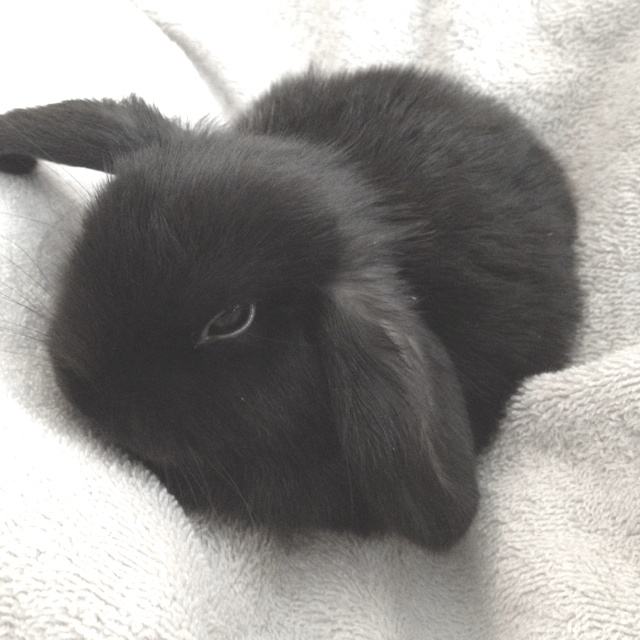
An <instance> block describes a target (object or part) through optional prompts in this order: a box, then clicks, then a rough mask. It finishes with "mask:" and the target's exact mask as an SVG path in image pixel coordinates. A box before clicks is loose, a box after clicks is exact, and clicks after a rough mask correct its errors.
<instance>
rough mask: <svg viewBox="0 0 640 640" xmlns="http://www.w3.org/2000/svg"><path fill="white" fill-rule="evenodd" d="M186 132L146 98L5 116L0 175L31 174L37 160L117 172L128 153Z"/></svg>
mask: <svg viewBox="0 0 640 640" xmlns="http://www.w3.org/2000/svg"><path fill="white" fill-rule="evenodd" d="M178 131H180V128H179V127H178V125H177V124H176V123H175V122H173V121H172V120H170V119H168V118H166V117H164V116H163V115H162V114H161V113H160V112H159V111H158V110H157V109H156V108H155V107H152V106H150V105H148V104H146V103H145V102H144V100H142V99H140V98H138V97H136V96H131V97H129V98H127V99H125V100H122V101H120V102H117V101H115V100H66V101H64V102H58V103H56V104H50V105H46V106H43V107H34V108H32V109H15V110H13V111H9V112H7V113H5V114H3V115H1V116H0V171H4V172H7V173H15V174H20V173H28V172H29V171H31V170H32V169H33V168H34V167H35V164H36V161H35V159H36V158H40V159H42V160H50V161H51V162H57V163H60V164H68V165H73V166H76V167H87V168H89V169H96V170H98V171H111V170H112V168H113V163H114V161H115V160H116V159H117V158H119V157H121V156H123V155H126V154H128V153H131V152H133V151H136V150H138V149H141V148H144V147H148V146H149V145H150V144H153V143H162V142H164V141H167V140H169V139H170V138H171V136H172V135H173V134H175V133H176V132H178Z"/></svg>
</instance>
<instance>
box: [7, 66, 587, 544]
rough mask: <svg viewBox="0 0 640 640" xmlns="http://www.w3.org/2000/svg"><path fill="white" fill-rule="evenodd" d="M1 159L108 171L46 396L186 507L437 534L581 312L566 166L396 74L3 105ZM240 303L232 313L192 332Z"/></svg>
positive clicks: (452, 536)
mask: <svg viewBox="0 0 640 640" xmlns="http://www.w3.org/2000/svg"><path fill="white" fill-rule="evenodd" d="M0 154H1V155H3V156H4V158H2V159H0V168H2V169H3V170H13V171H14V172H16V173H19V172H24V171H27V170H28V169H29V166H30V164H29V163H31V162H32V158H33V157H39V158H47V159H50V160H53V161H55V162H63V163H68V164H74V165H81V166H87V167H91V168H94V169H102V170H105V171H109V172H111V173H113V174H114V176H113V178H112V179H111V180H110V181H109V182H108V184H107V186H106V187H105V188H104V189H103V190H102V191H101V192H100V193H99V194H98V196H97V197H96V199H95V201H94V202H93V203H92V205H91V206H90V208H89V211H88V213H87V216H86V220H85V223H84V228H83V232H82V234H81V237H80V238H79V240H78V242H77V244H76V246H75V250H74V252H73V255H72V256H71V258H70V260H69V263H68V266H67V270H66V274H65V278H64V284H63V286H62V290H61V292H60V296H59V300H58V303H57V309H56V313H55V318H54V321H53V323H52V327H51V332H50V333H51V339H50V352H51V357H52V360H53V363H54V366H55V369H56V372H57V377H58V381H59V383H60V386H61V388H62V389H63V390H64V392H65V394H66V395H67V397H69V399H70V400H71V401H72V402H73V403H74V404H75V405H76V406H77V407H79V408H80V410H81V411H83V412H84V413H85V414H86V415H87V416H89V417H90V418H92V421H93V424H94V425H95V428H96V429H97V430H98V431H99V432H100V433H102V434H105V435H107V436H108V437H109V438H111V439H112V440H114V441H115V442H117V443H118V444H120V445H122V446H123V447H124V448H125V449H127V450H129V451H131V452H132V453H133V454H135V455H137V456H139V457H141V458H142V459H144V460H145V461H146V462H147V463H148V464H149V465H150V466H151V467H152V468H154V469H155V470H157V471H158V473H160V474H161V475H162V476H163V477H164V479H165V481H166V483H167V485H168V487H169V488H170V489H171V490H172V491H173V492H174V493H176V495H177V496H178V497H179V498H180V499H182V500H183V501H184V502H185V503H187V502H189V503H195V504H196V505H198V506H202V505H206V504H211V505H213V506H214V507H215V508H216V509H217V510H219V511H220V512H222V513H226V514H230V515H233V516H235V517H238V518H241V519H243V520H251V521H253V522H255V523H257V524H263V525H267V526H271V527H274V528H276V529H285V530H287V529H290V528H300V527H329V528H334V529H347V530H355V531H358V532H361V533H368V532H371V531H379V530H391V531H395V532H398V533H400V534H402V535H405V536H407V537H408V538H410V539H412V540H414V541H416V542H418V543H421V544H424V545H427V546H428V547H430V548H434V549H437V548H443V547H447V546H449V545H450V544H452V543H453V542H455V541H456V540H457V539H459V537H460V536H461V535H462V534H463V533H464V532H465V531H466V530H467V528H468V526H469V524H470V522H471V520H472V518H473V515H474V513H475V511H476V507H477V501H478V491H477V486H476V480H475V462H474V453H473V451H474V447H475V448H476V449H478V448H480V447H481V446H482V445H484V444H486V443H487V442H488V441H489V439H490V437H491V435H492V434H493V433H494V432H495V429H496V426H497V424H498V422H499V420H500V418H501V417H502V414H503V411H504V408H505V404H506V402H507V400H508V398H509V397H510V396H511V394H512V393H513V392H514V391H515V389H516V387H517V386H518V384H519V383H520V382H521V380H522V379H523V378H524V377H525V376H528V375H531V374H534V373H538V372H542V371H549V370H553V369H558V368H560V367H562V366H563V365H564V364H565V363H566V362H567V357H568V354H569V351H570V347H571V344H572V339H573V336H574V331H575V328H576V324H577V322H578V320H579V312H580V300H579V288H578V284H577V280H576V274H575V261H574V251H573V242H574V239H575V234H576V212H575V208H574V205H573V203H572V199H571V196H570V193H569V189H568V188H567V184H566V181H565V178H564V176H563V173H562V171H561V169H560V167H559V166H558V164H557V163H556V162H555V161H554V159H553V158H552V157H551V155H550V153H549V152H548V151H547V150H546V149H545V148H544V147H543V146H542V145H541V144H540V143H539V142H538V141H537V140H536V138H535V137H534V136H533V135H532V134H531V133H530V132H529V130H528V129H527V128H526V127H525V126H524V125H523V123H522V122H521V121H520V120H519V119H518V118H517V117H515V116H514V115H513V114H512V113H510V112H509V111H508V110H507V109H506V108H505V107H504V106H502V105H501V104H499V103H497V102H496V101H494V100H492V99H490V98H487V97H483V96H481V95H479V94H478V93H476V92H474V91H472V90H470V89H468V88H464V87H463V86H461V85H459V84H457V83H454V82H452V81H450V80H448V79H445V78H442V77H439V76H435V75H430V74H427V73H422V72H419V71H414V70H411V69H371V70H363V71H359V72H355V73H342V74H335V75H331V76H323V75H320V74H316V73H308V74H305V75H303V76H301V77H297V78H291V79H288V80H285V81H283V82H281V83H279V84H277V85H275V86H274V87H273V88H272V89H271V90H270V91H269V92H268V93H267V94H266V95H264V96H263V97H262V98H261V99H259V100H258V101H257V102H256V103H255V104H253V105H252V106H251V107H250V108H249V109H248V110H247V111H246V112H245V113H244V114H241V115H240V116H239V118H238V119H237V120H236V121H235V122H234V123H233V124H232V125H231V126H229V127H226V128H204V127H198V128H187V127H182V126H181V125H180V124H179V123H176V122H173V121H171V120H168V119H166V118H164V117H163V116H162V115H161V114H160V113H159V112H158V111H157V110H155V109H153V108H151V107H149V106H147V105H146V104H145V103H144V102H143V101H141V100H140V99H138V98H134V97H132V98H130V99H128V100H125V101H123V102H120V103H117V102H113V101H109V100H104V101H80V100H72V101H67V102H63V103H60V104H58V105H50V106H46V107H41V108H36V109H26V110H16V111H13V112H10V113H8V114H5V115H4V116H2V117H0ZM242 303H253V304H255V305H256V309H257V312H256V316H255V321H254V323H253V324H252V325H251V326H250V328H249V329H248V330H247V331H246V332H245V333H243V334H242V335H239V336H237V337H235V338H233V339H229V340H220V341H218V342H213V343H212V344H209V345H208V346H206V347H196V345H197V340H196V337H197V336H198V335H200V332H201V330H202V328H203V327H204V326H205V325H206V324H207V322H208V320H209V319H210V318H212V317H213V316H215V314H216V313H218V312H219V311H221V310H223V309H226V308H229V307H231V306H233V305H236V304H242Z"/></svg>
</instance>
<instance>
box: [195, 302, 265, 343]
mask: <svg viewBox="0 0 640 640" xmlns="http://www.w3.org/2000/svg"><path fill="white" fill-rule="evenodd" d="M255 317H256V305H255V304H237V305H236V306H235V307H230V308H229V309H224V310H223V311H221V312H220V313H218V314H216V315H215V316H213V318H211V320H209V322H207V324H206V325H205V326H204V329H203V330H202V333H201V334H200V337H199V338H198V340H197V342H196V346H202V345H205V344H209V343H210V342H213V341H214V340H225V339H227V338H235V337H236V336H239V335H240V334H241V333H244V332H245V331H246V330H247V329H248V328H249V327H250V326H251V323H252V322H253V319H254V318H255Z"/></svg>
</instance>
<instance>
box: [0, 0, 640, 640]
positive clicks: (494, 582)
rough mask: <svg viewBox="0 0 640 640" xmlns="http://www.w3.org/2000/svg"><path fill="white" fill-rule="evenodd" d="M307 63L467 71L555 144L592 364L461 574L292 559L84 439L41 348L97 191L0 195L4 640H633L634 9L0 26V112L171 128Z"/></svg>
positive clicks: (579, 357) (638, 449)
mask: <svg viewBox="0 0 640 640" xmlns="http://www.w3.org/2000/svg"><path fill="white" fill-rule="evenodd" d="M176 45H177V46H176ZM181 49H182V50H181ZM183 52H184V53H183ZM185 53H186V55H185ZM310 61H313V62H315V63H318V64H321V65H322V66H324V67H326V68H328V69H332V68H340V67H352V66H360V65H365V64H369V63H380V62H383V63H384V62H414V63H418V64H422V65H424V66H427V67H431V68H438V69H441V70H445V71H447V72H449V73H451V74H454V75H458V76H462V77H466V78H468V79H469V80H470V81H472V82H474V83H476V84H478V85H480V86H482V87H484V88H485V89H486V90H487V91H490V92H492V93H494V94H496V95H499V96H502V97H503V98H504V99H505V100H507V101H508V102H509V103H510V104H511V105H512V106H513V107H514V108H515V109H516V110H518V111H519V112H520V113H521V114H523V115H524V116H525V117H526V118H527V119H528V120H529V121H530V122H531V123H532V125H533V126H534V127H535V128H536V129H537V130H538V131H539V133H540V135H542V136H543V137H544V138H545V139H546V140H547V142H548V143H549V144H550V145H551V146H552V147H553V148H554V149H555V151H556V152H557V154H558V155H559V157H560V158H561V159H562V161H563V162H564V164H565V165H566V167H567V169H568V172H569V174H570V177H571V179H572V181H573V183H574V185H575V190H576V194H577V198H578V201H579V206H580V215H581V231H580V243H579V252H580V264H581V275H582V279H583V281H584V286H585V290H586V293H587V316H586V319H585V323H584V326H583V328H582V331H581V342H580V346H579V349H578V353H577V354H576V361H575V362H576V364H575V366H573V367H571V368H569V369H567V370H565V371H561V372H558V373H554V374H548V375H542V376H539V377H536V378H533V379H530V380H528V381H527V382H526V383H525V384H524V385H523V387H522V389H521V391H520V393H519V394H518V395H517V396H516V397H515V398H514V401H513V403H512V405H511V409H510V412H509V415H508V417H507V419H506V420H505V422H504V424H503V425H502V431H501V435H500V437H499V438H498V441H497V442H496V444H495V446H494V447H493V448H492V450H491V451H490V452H489V453H488V454H486V455H485V456H484V458H483V460H482V462H481V484H482V495H483V500H482V507H481V510H480V513H479V515H478V518H477V521H476V522H475V524H474V526H473V527H472V530H471V531H470V532H469V535H468V536H467V537H466V539H465V540H464V541H463V542H462V543H461V544H460V545H459V546H458V547H456V548H455V549H454V550H453V551H452V552H450V553H448V554H444V555H437V556H434V555H432V554H430V553H428V552H426V551H424V550H421V549H419V548H417V547H415V546H412V545H411V544H409V543H408V542H406V541H404V540H400V539H391V538H387V539H384V540H377V541H362V540H360V539H358V538H353V537H350V536H338V535H330V534H317V535H312V536H307V537H300V538H297V539H294V540H293V541H292V542H291V544H289V545H288V546H286V547H283V546H281V545H279V544H277V543H276V542H274V541H272V540H269V539H266V538H265V537H264V536H263V535H261V534H260V533H256V532H254V533H251V532H240V531H238V530H236V529H234V528H233V527H232V526H230V525H225V524H223V523H220V522H218V521H216V520H215V519H210V520H206V519H204V518H201V519H193V518H191V519H190V518H187V517H186V516H185V514H184V513H183V511H182V510H181V508H180V507H179V506H178V505H177V504H176V502H175V501H174V500H173V499H172V498H171V497H170V496H169V495H168V494H167V493H166V491H165V490H164V489H163V487H162V485H161V484H160V483H159V482H158V481H157V480H156V479H155V478H154V476H152V475H151V474H150V473H149V472H148V471H146V470H145V469H144V468H143V467H140V466H137V465H134V464H132V463H131V462H130V461H128V459H127V458H126V457H125V456H124V455H123V454H122V453H121V452H119V451H115V450H105V449H104V448H102V447H101V446H100V445H98V444H97V443H96V442H95V441H93V440H92V439H91V437H90V436H88V435H87V433H86V432H85V431H84V430H83V429H82V425H81V422H80V420H79V419H78V417H77V416H76V415H75V414H73V412H72V411H70V410H69V408H68V406H67V405H66V403H65V402H64V401H63V399H62V398H61V396H60V395H59V393H58V392H57V390H56V388H55V385H54V384H53V382H52V380H51V374H50V370H49V366H48V363H47V360H46V352H45V350H44V348H43V345H42V342H41V339H42V337H43V334H42V332H43V331H44V330H45V327H46V314H47V310H48V308H50V300H51V296H52V294H53V292H54V291H55V275H56V270H57V268H58V265H59V263H60V260H61V259H63V258H64V255H65V251H66V250H67V248H68V242H67V240H68V238H69V237H70V236H69V233H70V230H71V229H72V228H73V226H74V225H75V224H77V220H78V217H79V214H80V212H81V209H82V203H83V202H84V201H86V199H87V198H88V197H89V194H90V193H91V189H93V187H94V185H95V184H96V183H97V182H99V181H100V180H101V176H100V174H97V173H93V172H90V171H83V170H79V169H69V168H63V167H53V166H51V165H46V164H45V165H42V166H41V168H39V169H38V171H37V172H36V173H35V174H34V175H33V176H28V177H13V176H6V175H0V345H1V351H0V358H1V362H2V366H1V371H0V416H1V418H0V434H1V435H0V442H1V445H0V638H2V639H3V640H4V639H5V638H7V639H11V640H13V639H16V640H18V639H23V638H24V639H29V640H32V639H33V640H39V639H41V638H42V639H44V638H50V639H53V640H62V639H65V640H70V639H73V640H75V639H83V640H92V639H106V638H122V639H132V638H135V639H149V640H151V639H153V640H160V639H161V640H165V639H166V640H174V639H183V640H205V639H207V640H208V639H213V638H216V639H217V638H221V639H227V638H228V639H231V638H234V639H235V638H238V639H240V638H242V639H245V638H247V639H256V640H257V639H266V640H270V639H274V640H288V639H292V640H293V639H296V640H298V639H300V640H306V639H312V638H313V639H315V638H317V639H325V638H341V639H345V640H346V639H351V638H361V639H363V640H364V639H366V640H374V639H384V640H387V639H399V640H412V639H415V640H423V639H428V638H438V639H446V638H451V639H455V640H460V639H466V638H469V639H473V640H485V639H486V640H496V639H498V640H501V639H504V640H520V639H522V640H529V639H531V638H541V639H542V638H544V639H549V640H551V639H553V640H558V639H564V638H580V639H581V640H591V639H593V640H603V639H609V638H616V639H620V638H640V115H639V114H640V3H639V2H637V1H636V0H593V1H592V2H587V1H583V0H493V1H492V2H485V3H483V2H479V1H478V0H388V1H385V0H380V1H379V2H374V1H373V0H326V1H320V0H269V2H266V1H262V0H254V1H253V2H252V1H250V0H229V1H228V2H198V0H139V1H138V2H131V1H128V0H92V2H87V1H86V0H57V1H56V2H51V1H49V0H41V1H40V2H38V1H34V0H22V1H21V2H19V3H14V2H6V3H2V6H0V70H1V74H0V82H1V90H0V112H2V111H5V110H7V109H10V108H14V107H19V106H20V107H22V106H30V105H35V104H43V103H47V102H52V101H56V100H60V99H64V98H74V97H114V98H119V97H122V96H124V95H127V94H129V93H131V92H136V93H138V94H140V95H142V96H143V97H144V98H146V99H148V100H150V101H153V102H155V103H156V104H157V105H158V106H159V107H160V108H161V109H162V110H163V111H165V112H166V113H168V114H171V115H180V116H182V117H184V118H187V119H196V118H199V117H201V116H204V115H206V114H212V115H213V116H216V117H221V118H224V117H227V116H228V115H229V114H230V113H231V112H232V111H233V109H235V108H237V107H238V106H239V105H242V104H243V103H244V102H246V101H247V100H248V99H250V98H251V97H252V96H254V95H256V94H257V93H259V92H260V91H261V90H262V89H264V88H266V87H267V86H268V85H269V83H270V82H271V81H272V80H275V79H277V78H278V77H279V76H280V75H282V74H283V73H284V72H286V71H290V70H295V69H300V68H304V67H306V66H307V65H308V64H309V62H310Z"/></svg>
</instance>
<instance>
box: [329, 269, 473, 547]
mask: <svg viewBox="0 0 640 640" xmlns="http://www.w3.org/2000/svg"><path fill="white" fill-rule="evenodd" d="M382 276H383V277H377V276H376V275H375V274H373V273H370V274H367V277H366V278H365V279H361V280H358V281H357V282H352V283H344V282H343V283H341V284H339V285H337V286H336V287H335V288H334V289H333V291H332V294H331V296H330V302H329V309H328V311H327V314H326V317H325V319H324V332H325V335H324V336H323V338H324V341H325V342H326V345H327V349H326V351H325V353H324V356H323V357H324V358H325V366H326V367H327V377H328V379H329V384H330V385H331V387H332V403H333V411H334V414H335V417H336V422H337V425H338V426H337V428H338V437H339V440H340V444H341V450H342V455H343V456H344V459H345V463H346V465H347V467H348V470H349V473H350V476H351V481H352V482H353V483H354V484H356V485H357V486H358V488H359V489H360V491H361V492H362V494H363V495H364V496H365V499H366V500H367V502H368V504H369V508H370V509H371V511H372V514H373V517H374V519H375V520H376V521H377V522H378V523H379V525H380V526H383V527H384V528H388V529H390V530H394V531H396V532H398V533H401V534H403V535H405V536H407V537H408V538H410V539H412V540H414V541H416V542H418V543H420V544H423V545H426V546H428V547H430V548H432V549H442V548H446V547H448V546H450V545H451V544H453V543H454V542H455V541H456V540H458V539H459V538H460V537H461V536H462V535H463V534H464V533H465V531H466V530H467V528H468V526H469V525H470V523H471V521H472V519H473V516H474V514H475V511H476V508H477V503H478V490H477V484H476V477H475V461H474V455H473V445H472V436H471V430H470V427H469V422H468V417H467V413H466V410H465V406H464V400H463V397H462V394H461V391H460V388H459V384H458V380H457V376H456V374H455V372H454V370H453V366H452V364H451V362H450V360H449V357H448V356H447V354H446V352H445V349H444V347H443V346H442V344H441V343H440V342H439V340H438V339H437V338H436V337H435V335H433V334H432V333H431V332H430V331H428V329H426V327H425V326H424V323H423V322H422V321H421V320H420V318H419V317H418V316H417V314H416V313H415V312H414V311H413V310H412V309H411V306H410V297H409V296H408V295H406V296H405V295H399V294H398V293H397V289H398V286H397V285H399V282H398V281H397V280H396V279H395V278H394V280H395V284H394V283H393V282H389V276H388V274H382Z"/></svg>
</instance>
